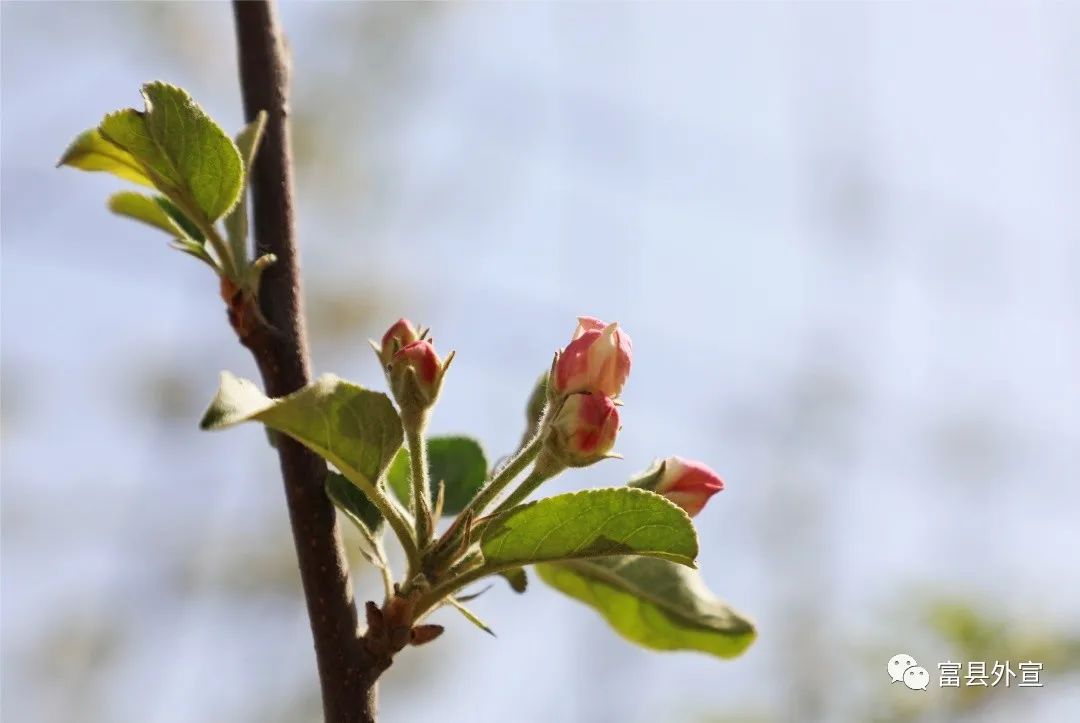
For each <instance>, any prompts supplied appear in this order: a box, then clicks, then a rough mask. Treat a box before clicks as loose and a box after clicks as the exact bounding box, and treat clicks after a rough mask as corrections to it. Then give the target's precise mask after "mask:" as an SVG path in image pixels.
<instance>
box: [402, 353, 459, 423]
mask: <svg viewBox="0 0 1080 723" xmlns="http://www.w3.org/2000/svg"><path fill="white" fill-rule="evenodd" d="M451 358H453V354H451ZM449 362H450V359H447V360H446V362H445V363H444V362H443V361H442V360H441V359H440V358H438V354H436V353H435V347H433V346H432V345H431V342H424V340H417V342H413V343H411V344H407V345H405V346H404V347H402V348H401V349H399V350H397V353H395V354H394V356H393V358H392V359H391V360H390V388H391V390H392V391H393V392H394V399H396V400H397V403H399V404H400V405H401V407H402V411H403V412H405V411H411V410H416V411H419V410H424V409H427V407H429V406H431V405H432V404H434V403H435V399H436V398H437V397H438V390H440V389H441V388H442V386H443V375H444V373H445V372H446V367H447V366H449Z"/></svg>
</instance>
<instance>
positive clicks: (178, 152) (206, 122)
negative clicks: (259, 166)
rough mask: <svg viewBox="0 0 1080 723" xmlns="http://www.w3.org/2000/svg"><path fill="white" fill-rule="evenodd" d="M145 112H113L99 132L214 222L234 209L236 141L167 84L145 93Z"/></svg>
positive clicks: (238, 174)
mask: <svg viewBox="0 0 1080 723" xmlns="http://www.w3.org/2000/svg"><path fill="white" fill-rule="evenodd" d="M142 93H143V98H144V99H145V101H146V111H145V112H139V111H136V110H134V109H131V108H127V109H124V110H121V111H117V112H115V113H110V114H109V115H107V116H106V117H105V120H103V121H102V123H101V126H100V128H99V130H100V131H101V134H102V135H103V136H105V138H107V139H108V140H110V141H112V142H113V143H115V144H116V145H118V146H120V147H121V148H123V149H124V150H125V151H127V152H128V153H130V154H131V155H132V156H134V157H135V158H136V159H138V160H139V161H140V162H141V164H142V165H143V166H144V167H145V168H146V169H148V171H149V174H148V175H150V177H151V178H152V179H153V180H154V181H155V184H156V185H158V187H159V189H160V190H161V191H162V192H163V193H165V194H166V195H169V196H173V195H174V194H178V195H179V196H180V197H182V198H184V199H185V201H190V204H193V205H194V209H192V210H197V211H200V212H202V213H203V214H204V215H205V217H206V220H207V221H209V222H211V223H213V222H214V221H216V220H217V219H219V218H220V217H221V216H223V215H224V214H225V213H226V212H228V211H229V210H230V209H232V207H233V206H234V205H236V201H237V198H238V197H239V195H240V188H241V186H242V184H243V173H244V171H243V166H244V164H243V161H242V160H241V158H240V151H239V150H237V148H236V145H235V144H234V143H233V142H232V139H231V138H229V136H228V135H226V134H225V131H223V130H221V127H220V126H218V125H217V124H216V123H215V122H214V121H213V120H211V118H210V117H209V116H208V115H206V113H205V112H203V110H202V108H200V107H199V106H198V104H196V103H195V101H193V100H192V99H191V96H189V95H188V94H187V93H186V92H185V91H183V90H181V89H180V88H177V87H176V86H174V85H169V84H168V83H162V82H154V83H147V84H146V85H144V86H143V89H142Z"/></svg>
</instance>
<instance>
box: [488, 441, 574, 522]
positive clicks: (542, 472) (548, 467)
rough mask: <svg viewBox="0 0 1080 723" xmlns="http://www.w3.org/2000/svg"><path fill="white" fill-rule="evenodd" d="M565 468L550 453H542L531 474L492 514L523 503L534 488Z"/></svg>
mask: <svg viewBox="0 0 1080 723" xmlns="http://www.w3.org/2000/svg"><path fill="white" fill-rule="evenodd" d="M564 469H566V465H565V464H563V463H561V462H559V461H557V460H555V459H552V457H551V455H549V454H541V455H540V456H539V457H538V458H537V460H536V465H535V466H534V467H533V468H532V471H531V472H529V475H528V476H527V477H526V478H525V479H523V480H522V481H521V484H520V485H518V488H517V489H516V490H514V491H513V492H511V493H510V494H509V495H508V496H507V497H506V499H504V500H503V501H502V502H501V503H499V506H498V507H496V508H495V509H494V510H493V511H492V513H491V516H494V515H497V514H499V513H500V512H505V511H506V510H508V509H510V508H511V507H514V506H515V505H519V504H521V503H522V502H523V501H524V500H525V498H526V497H528V496H529V495H531V494H532V493H533V490H535V489H536V488H537V487H539V486H540V485H541V484H543V483H544V482H546V481H548V480H549V479H551V478H552V477H554V476H555V475H557V474H559V473H560V472H562V471H563V470H564Z"/></svg>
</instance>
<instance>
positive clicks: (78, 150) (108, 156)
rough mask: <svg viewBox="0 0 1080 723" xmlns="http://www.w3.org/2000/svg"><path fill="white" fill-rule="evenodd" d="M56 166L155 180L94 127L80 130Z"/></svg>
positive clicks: (148, 183)
mask: <svg viewBox="0 0 1080 723" xmlns="http://www.w3.org/2000/svg"><path fill="white" fill-rule="evenodd" d="M56 165H58V166H71V167H72V168H78V169H80V170H83V171H104V172H106V173H111V174H113V175H114V176H118V177H120V178H123V179H124V180H126V181H134V182H135V183H139V184H142V185H144V186H149V187H151V188H153V187H154V182H153V181H151V180H150V177H149V176H147V175H146V170H145V169H144V168H143V167H142V164H140V163H139V161H138V160H137V159H136V158H135V156H133V155H131V154H130V153H128V152H127V151H125V150H124V149H123V148H121V147H120V146H118V145H116V144H115V143H113V142H112V141H110V140H108V139H107V138H105V137H104V136H103V135H101V132H100V131H99V130H98V129H97V128H92V129H90V130H88V131H83V132H82V133H80V134H79V136H78V137H77V138H76V139H75V140H74V141H72V142H71V145H70V146H68V149H67V150H66V151H64V155H63V156H61V158H60V162H59V163H57V164H56Z"/></svg>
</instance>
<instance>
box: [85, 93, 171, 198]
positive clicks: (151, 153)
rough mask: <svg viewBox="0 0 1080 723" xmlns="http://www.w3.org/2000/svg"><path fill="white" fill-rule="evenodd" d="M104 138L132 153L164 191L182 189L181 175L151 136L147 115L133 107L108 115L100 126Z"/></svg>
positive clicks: (156, 184) (155, 183)
mask: <svg viewBox="0 0 1080 723" xmlns="http://www.w3.org/2000/svg"><path fill="white" fill-rule="evenodd" d="M98 130H99V131H100V132H101V135H102V136H104V138H105V139H106V140H108V141H110V142H111V143H113V144H115V145H117V146H119V147H120V148H122V149H124V151H126V152H127V153H130V154H131V155H132V156H133V157H134V158H135V159H136V160H137V161H138V162H139V163H140V165H141V166H142V167H143V169H144V170H145V171H146V174H147V176H148V177H149V178H150V179H151V180H152V181H153V184H154V185H155V186H157V188H158V190H160V191H162V192H166V193H168V192H170V191H175V190H176V189H181V188H183V182H182V181H181V179H180V174H179V173H178V171H177V170H176V168H175V167H174V166H173V164H172V161H171V160H170V159H169V158H168V156H166V155H165V154H164V153H163V152H162V150H161V149H160V148H159V147H158V145H157V143H156V142H155V141H154V138H153V136H151V135H150V128H149V127H148V126H147V124H146V114H145V113H140V112H139V111H137V110H135V109H134V108H124V109H123V110H118V111H115V112H113V113H109V114H108V115H107V116H105V118H104V119H103V120H102V121H101V125H100V126H98Z"/></svg>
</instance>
